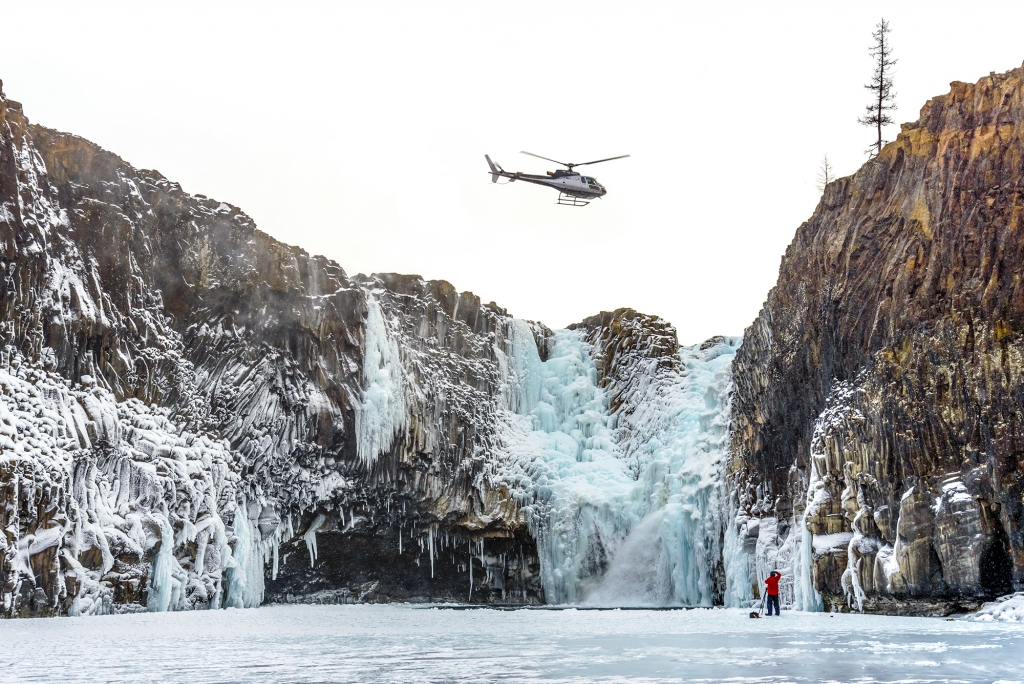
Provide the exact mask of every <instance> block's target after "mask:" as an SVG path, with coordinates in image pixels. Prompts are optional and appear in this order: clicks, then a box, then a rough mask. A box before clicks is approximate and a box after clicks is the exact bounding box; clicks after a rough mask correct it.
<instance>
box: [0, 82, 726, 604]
mask: <svg viewBox="0 0 1024 684" xmlns="http://www.w3.org/2000/svg"><path fill="white" fill-rule="evenodd" d="M0 136H2V137H0V261H2V264H0V266H2V270H3V273H4V277H5V282H4V288H3V291H2V292H0V309H2V310H3V312H4V316H5V318H4V321H5V325H4V326H3V328H2V329H0V338H2V339H0V343H2V344H3V345H6V346H4V347H3V349H4V351H3V355H2V359H0V362H2V363H0V369H2V370H0V380H2V382H3V388H4V394H3V399H2V401H3V410H4V413H3V414H2V420H3V423H4V428H3V429H4V433H3V434H4V436H3V440H4V441H3V442H2V446H3V456H2V459H3V460H2V464H3V465H2V468H3V469H2V480H0V482H2V485H3V492H4V499H3V505H4V508H3V510H4V511H5V512H4V514H3V515H4V516H5V517H4V518H3V520H2V521H0V522H3V524H4V528H5V530H7V534H6V538H5V540H2V541H3V544H4V547H3V554H4V555H3V558H4V560H3V565H2V570H0V572H2V579H3V600H4V611H5V614H7V615H43V614H63V613H78V612H83V613H84V612H108V611H113V610H133V609H143V608H147V609H150V610H166V609H184V608H196V607H216V606H224V605H234V606H252V605H258V604H259V603H261V602H262V601H264V600H269V601H314V602H338V601H342V602H344V601H388V600H414V601H415V600H441V599H447V600H462V601H465V600H472V601H501V602H538V601H544V600H547V601H552V602H567V601H569V602H576V601H587V600H591V601H601V602H615V601H642V602H655V603H663V602H674V603H700V604H705V605H710V604H711V603H712V602H715V601H717V600H718V599H719V597H720V596H721V595H722V593H723V587H724V584H723V581H724V580H723V577H724V574H723V571H722V563H721V554H720V552H719V549H718V545H719V541H718V540H720V539H721V529H720V526H721V519H720V518H721V517H720V516H718V515H717V513H715V511H717V510H719V509H720V508H721V507H720V506H718V504H717V502H718V500H719V497H720V495H719V492H718V486H719V484H720V482H721V477H720V473H721V470H722V468H723V467H724V451H723V449H724V435H725V426H726V423H727V420H726V418H725V414H724V413H723V410H724V409H725V407H727V386H728V372H727V369H728V365H729V361H730V359H731V358H732V354H733V353H734V352H735V348H736V346H737V344H738V342H737V341H736V340H725V339H718V340H715V341H712V342H710V343H709V344H707V345H705V346H704V347H702V348H693V349H679V347H678V343H677V342H676V338H675V331H674V329H672V328H671V327H670V326H668V324H666V323H665V322H664V321H660V320H659V319H657V318H654V317H649V316H642V315H640V314H636V313H635V312H632V311H629V310H622V311H618V312H615V313H614V314H604V315H603V318H602V317H597V318H595V319H590V320H588V321H587V322H585V323H584V324H582V325H581V326H579V327H577V328H576V329H575V330H560V331H551V330H549V329H547V328H546V327H545V326H543V325H541V324H538V323H532V322H529V321H522V320H517V319H515V318H513V317H512V316H510V315H509V314H508V313H507V312H505V311H504V310H502V309H501V308H500V307H498V306H497V305H495V304H493V303H492V304H488V305H482V304H481V302H480V300H479V298H477V297H476V296H474V295H473V294H472V293H469V292H462V293H460V292H458V291H456V290H455V288H453V287H452V286H451V285H450V284H448V283H446V282H443V281H424V280H423V279H421V278H419V277H416V276H401V275H395V274H377V275H374V276H363V275H359V276H354V277H350V276H349V275H348V274H346V273H345V272H344V270H343V269H342V268H341V267H340V266H338V265H337V264H335V263H333V262H330V261H329V260H327V259H324V258H323V257H315V256H313V257H311V256H309V255H307V254H306V253H304V252H303V251H302V250H300V249H297V248H294V247H289V246H287V245H283V244H281V243H279V242H276V241H275V240H273V239H272V238H270V237H269V236H267V235H265V234H263V233H261V232H260V231H258V230H257V229H256V228H255V226H254V225H253V222H252V221H251V220H250V219H249V218H248V217H247V216H246V215H245V214H244V213H242V212H241V211H239V210H238V209H237V208H235V207H232V206H229V205H227V204H224V203H222V202H218V201H216V200H210V199H207V198H205V197H202V196H199V195H196V196H192V195H189V194H187V193H185V192H183V191H182V190H181V188H180V187H179V186H177V184H175V183H173V182H171V181H168V180H167V179H165V178H163V177H162V176H161V175H160V174H159V173H157V172H155V171H145V170H138V169H134V168H133V167H131V166H130V165H128V164H127V163H125V162H124V161H123V160H121V159H119V158H118V157H116V156H115V155H113V154H110V153H108V152H106V151H104V150H102V149H100V148H98V147H96V146H95V145H93V144H92V143H89V142H88V141H85V140H82V139H80V138H77V137H75V136H72V135H67V134H62V133H58V132H55V131H52V130H49V129H46V128H42V127H39V126H35V125H31V124H29V122H28V121H27V119H26V118H25V116H24V115H23V113H22V111H21V107H20V105H19V104H18V103H15V102H13V101H11V100H8V99H6V98H5V97H3V96H0ZM645 345H646V346H645ZM637 554H640V555H641V556H642V557H643V558H644V559H645V566H644V572H637V571H636V570H635V567H634V566H635V563H634V562H633V560H632V559H633V557H634V556H635V555H637Z"/></svg>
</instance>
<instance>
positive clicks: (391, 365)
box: [355, 294, 407, 464]
mask: <svg viewBox="0 0 1024 684" xmlns="http://www.w3.org/2000/svg"><path fill="white" fill-rule="evenodd" d="M365 341H366V344H365V349H364V350H363V353H364V356H363V396H362V400H361V401H360V402H359V403H358V404H356V407H355V408H356V450H357V452H358V454H359V457H360V458H361V459H362V460H363V462H365V463H367V464H370V463H372V462H373V461H374V460H375V459H376V458H377V456H379V455H380V454H381V453H382V452H384V451H387V450H388V449H390V448H391V445H392V443H393V442H394V439H395V435H396V434H397V433H398V432H399V431H400V430H401V429H403V428H404V427H405V426H406V420H407V418H406V404H405V389H404V380H403V374H402V363H401V359H400V357H399V351H398V343H397V342H396V341H395V338H394V337H393V336H392V335H390V334H389V332H388V328H387V323H386V321H385V320H384V314H383V312H382V311H381V308H380V304H379V303H378V302H377V300H376V298H375V297H374V296H373V295H371V294H367V296H366V340H365Z"/></svg>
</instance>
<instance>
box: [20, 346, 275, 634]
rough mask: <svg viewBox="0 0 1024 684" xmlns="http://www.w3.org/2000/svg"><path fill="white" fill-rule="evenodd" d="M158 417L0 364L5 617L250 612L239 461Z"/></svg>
mask: <svg viewBox="0 0 1024 684" xmlns="http://www.w3.org/2000/svg"><path fill="white" fill-rule="evenodd" d="M168 414H169V411H168V410H167V409H163V408H159V407H155V406H152V407H151V406H146V405H145V404H143V403H142V402H140V401H139V400H137V399H129V400H127V401H122V402H118V401H116V400H115V399H114V397H113V396H112V395H111V393H110V392H109V391H108V390H105V389H103V388H101V387H98V386H96V384H95V382H94V381H93V380H92V378H90V377H89V376H84V377H83V378H82V383H77V384H74V385H72V384H71V383H70V382H68V381H67V380H66V379H65V378H62V377H61V376H59V375H56V374H55V373H53V372H51V371H49V370H46V369H44V368H42V367H40V366H39V365H36V364H32V363H29V362H27V361H26V360H25V358H24V357H23V356H21V355H20V354H19V353H17V352H16V351H15V350H14V349H13V348H11V347H7V348H6V349H4V350H3V352H2V353H0V482H2V483H3V486H2V489H0V526H2V528H3V531H4V535H3V537H0V552H2V553H3V565H2V567H3V569H4V573H3V577H2V585H0V591H2V606H3V614H4V615H6V616H8V617H16V616H22V615H58V614H69V615H97V614H104V613H110V612H118V611H126V610H128V611H131V610H140V609H142V608H143V607H145V608H148V609H150V610H181V609H187V608H217V607H219V606H221V605H222V601H226V603H227V604H229V605H238V606H241V605H255V604H258V603H259V602H260V601H261V600H262V591H263V583H262V574H261V573H252V572H250V571H249V570H250V568H251V567H252V565H253V563H254V562H256V563H259V564H261V561H262V559H253V558H252V557H250V556H247V555H246V553H247V552H248V551H249V550H250V548H251V547H247V546H246V544H245V543H244V541H245V540H246V538H248V537H251V535H252V527H253V525H252V522H250V521H249V520H248V518H247V516H246V514H245V513H244V510H245V509H244V508H241V507H240V506H239V503H238V502H239V501H243V500H244V499H243V498H242V497H243V492H242V488H241V487H240V472H241V463H240V460H239V458H238V455H237V454H236V453H233V452H232V451H231V450H230V449H229V448H228V447H227V445H226V444H224V443H223V442H222V441H220V440H214V439H210V438H209V437H207V436H204V435H199V434H195V433H192V432H189V431H187V430H184V429H182V428H181V427H180V426H179V425H177V424H175V423H174V422H173V421H172V420H170V419H169V418H168ZM240 512H241V513H242V515H241V516H240V515H239V513H240ZM236 536H237V537H238V539H239V540H241V541H238V540H236V539H235V537H236ZM232 542H234V555H233V554H232V548H231V546H232Z"/></svg>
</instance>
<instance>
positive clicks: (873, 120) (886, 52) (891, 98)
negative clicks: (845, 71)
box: [858, 19, 897, 156]
mask: <svg viewBox="0 0 1024 684" xmlns="http://www.w3.org/2000/svg"><path fill="white" fill-rule="evenodd" d="M890 31H891V29H890V28H889V22H887V21H886V20H885V19H882V21H880V22H878V25H877V26H876V27H875V31H874V32H873V33H872V34H871V37H872V38H874V39H875V44H874V45H873V46H872V47H871V50H869V54H870V55H871V56H872V57H873V58H874V59H875V73H874V74H873V75H872V76H871V83H869V84H868V85H866V86H864V87H865V88H867V89H868V90H870V91H871V93H872V98H871V104H869V105H868V106H867V107H866V109H867V116H862V117H861V118H860V119H858V121H859V122H860V123H862V124H864V125H865V126H873V127H874V128H875V129H876V131H877V133H878V135H877V138H876V140H875V142H874V143H872V145H871V147H869V148H868V149H867V153H868V154H870V155H871V156H875V155H877V154H878V153H879V152H881V151H882V145H884V144H885V143H887V142H888V141H887V140H883V139H882V127H883V126H885V125H888V124H891V123H894V119H893V118H892V117H891V116H889V112H891V111H893V110H895V109H896V93H895V92H893V89H892V72H893V67H895V66H896V61H897V60H895V59H893V58H892V45H890V44H889V40H888V36H889V32H890Z"/></svg>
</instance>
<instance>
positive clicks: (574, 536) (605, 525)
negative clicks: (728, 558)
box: [507, 326, 740, 606]
mask: <svg viewBox="0 0 1024 684" xmlns="http://www.w3.org/2000/svg"><path fill="white" fill-rule="evenodd" d="M521 334H522V336H523V337H524V338H525V335H528V334H529V331H528V330H526V329H525V326H524V330H522V331H521ZM531 342H532V340H531ZM739 342H740V340H739V338H716V340H715V341H714V342H713V343H711V344H705V345H702V346H699V347H698V346H695V347H687V348H683V349H680V350H679V352H678V354H679V359H678V364H676V367H675V368H671V369H660V370H657V371H652V374H651V375H650V377H649V378H647V379H646V381H645V383H644V384H643V386H642V387H641V388H638V389H636V390H635V392H636V395H635V396H631V395H627V396H625V398H624V401H623V402H622V404H621V406H620V407H619V408H618V410H617V411H615V412H613V411H611V410H610V409H609V401H608V395H607V391H606V389H604V388H602V387H601V386H600V385H599V383H598V377H597V369H596V366H595V364H594V361H593V358H592V350H591V348H590V345H589V344H588V343H587V342H586V341H585V340H584V338H583V335H582V333H580V332H578V331H572V330H560V331H556V332H555V339H554V345H553V348H552V350H551V352H550V355H549V358H548V359H547V360H546V361H541V360H540V357H539V355H538V354H537V351H536V347H535V346H534V345H533V344H525V343H524V344H517V345H516V349H515V352H514V354H513V359H512V362H513V364H514V365H515V366H516V367H517V369H516V370H517V375H518V377H519V379H520V388H521V391H520V396H519V401H518V406H517V408H518V413H519V414H520V415H521V416H524V417H527V418H528V420H529V424H528V425H526V426H525V427H526V433H527V434H524V435H519V436H518V439H519V441H520V442H521V443H522V442H525V445H523V446H525V447H526V448H528V449H529V450H531V451H532V452H533V454H532V458H531V460H530V465H529V467H528V473H529V479H530V487H531V488H532V495H533V502H534V503H533V505H532V506H531V507H530V509H529V510H528V511H527V512H528V513H530V514H532V520H533V526H534V531H535V534H536V537H537V545H538V552H539V555H540V559H541V574H542V581H543V583H544V590H545V593H546V594H547V600H548V602H550V603H595V604H602V605H703V606H710V605H712V604H713V602H714V600H715V596H714V593H715V582H714V579H713V578H714V576H715V573H718V572H721V569H720V559H721V557H722V554H721V550H720V548H719V546H720V542H719V540H720V539H721V538H722V529H723V528H722V518H723V513H722V509H723V506H722V505H721V503H720V486H721V481H722V479H721V478H722V473H723V469H724V466H725V461H726V450H727V446H728V445H727V443H726V440H727V431H728V397H729V385H730V370H729V369H730V365H731V363H732V358H733V355H734V354H735V352H736V349H737V348H738V346H739ZM507 441H508V440H507ZM520 448H523V447H522V446H521V447H520Z"/></svg>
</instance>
